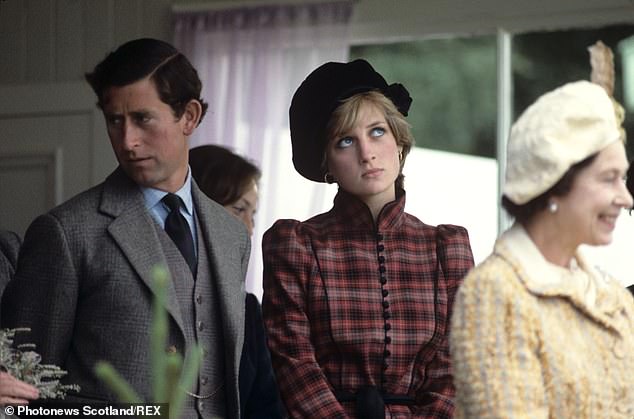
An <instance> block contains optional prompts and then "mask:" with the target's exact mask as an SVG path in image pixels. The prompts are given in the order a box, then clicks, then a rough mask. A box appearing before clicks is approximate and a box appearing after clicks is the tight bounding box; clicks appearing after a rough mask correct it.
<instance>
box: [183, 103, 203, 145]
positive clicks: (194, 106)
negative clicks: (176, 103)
mask: <svg viewBox="0 0 634 419" xmlns="http://www.w3.org/2000/svg"><path fill="white" fill-rule="evenodd" d="M202 113H203V107H202V105H201V104H200V102H199V101H197V100H196V99H192V100H190V101H189V102H188V103H187V105H185V112H184V113H183V116H182V117H181V119H182V120H183V134H185V135H186V136H190V135H192V133H193V132H194V129H195V128H196V127H197V126H198V122H200V116H201V115H202Z"/></svg>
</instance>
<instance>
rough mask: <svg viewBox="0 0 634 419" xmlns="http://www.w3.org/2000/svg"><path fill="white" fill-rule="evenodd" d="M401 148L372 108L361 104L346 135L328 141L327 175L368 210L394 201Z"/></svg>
mask: <svg viewBox="0 0 634 419" xmlns="http://www.w3.org/2000/svg"><path fill="white" fill-rule="evenodd" d="M400 151H401V147H399V146H397V145H396V140H395V138H394V135H393V134H392V132H391V130H390V127H389V126H388V124H387V121H386V120H385V115H384V114H383V112H382V111H381V110H380V108H378V107H377V106H375V105H372V104H369V103H367V102H366V103H363V104H361V106H360V107H359V118H358V120H357V122H356V124H355V125H354V126H353V127H352V129H351V130H350V131H348V132H345V133H343V135H341V136H339V137H337V138H331V139H330V141H329V143H328V147H327V150H326V160H327V163H328V171H329V172H330V174H332V176H333V177H334V178H335V180H336V181H337V183H338V184H339V186H340V187H341V188H343V189H344V190H345V191H347V192H348V193H351V194H353V195H356V196H357V197H358V198H359V199H361V200H362V201H363V202H365V203H366V204H367V205H368V206H370V207H371V208H372V207H376V206H381V207H382V206H383V205H385V204H386V203H388V202H390V201H393V200H394V197H395V189H394V182H395V180H396V178H397V177H398V175H399V172H400V164H399V152H400Z"/></svg>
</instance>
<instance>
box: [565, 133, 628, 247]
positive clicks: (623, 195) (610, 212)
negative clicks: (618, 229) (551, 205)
mask: <svg viewBox="0 0 634 419" xmlns="http://www.w3.org/2000/svg"><path fill="white" fill-rule="evenodd" d="M627 168H628V162H627V157H626V155H625V147H624V146H623V144H622V143H621V142H620V141H616V142H614V143H612V144H611V145H609V146H607V147H606V148H604V149H603V150H602V151H601V152H600V153H599V154H598V155H597V157H596V158H595V159H594V161H593V162H592V163H591V164H590V165H589V166H587V167H585V168H584V169H582V170H581V171H580V172H579V173H578V174H577V176H576V177H575V179H574V180H573V184H572V189H571V190H570V192H569V193H568V194H567V195H565V196H563V197H554V198H553V199H554V200H555V202H556V203H557V205H558V206H559V210H558V211H557V212H556V213H555V214H554V215H555V216H557V217H558V223H559V224H560V225H561V226H562V227H563V228H564V229H565V230H564V231H565V232H566V234H567V235H569V236H570V239H571V242H572V243H573V244H576V245H579V244H589V245H605V244H609V243H610V242H611V241H612V232H613V231H614V227H615V225H616V219H617V217H618V216H619V214H620V213H621V209H623V208H631V207H632V196H631V195H630V194H629V192H628V191H627V188H626V187H625V175H626V173H627Z"/></svg>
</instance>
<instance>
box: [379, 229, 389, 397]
mask: <svg viewBox="0 0 634 419" xmlns="http://www.w3.org/2000/svg"><path fill="white" fill-rule="evenodd" d="M376 241H377V246H376V250H377V255H378V257H377V260H378V262H379V282H380V283H381V297H382V299H383V301H382V303H381V304H382V306H383V319H384V321H385V323H384V325H383V328H384V329H385V338H384V342H385V348H384V350H383V358H384V359H383V371H384V372H385V371H386V370H387V369H388V368H389V367H390V364H389V362H388V358H389V357H390V355H391V352H390V350H389V348H388V345H389V344H391V343H392V337H391V336H390V335H389V331H390V330H391V329H392V325H391V324H390V322H389V320H390V318H391V317H392V314H391V313H390V310H389V309H390V302H389V301H388V299H387V298H388V296H389V295H390V292H389V291H388V289H387V287H386V285H387V276H386V272H387V268H386V267H385V256H384V255H383V254H382V253H383V251H384V250H385V246H384V245H383V243H381V242H382V241H383V234H381V233H377V235H376ZM381 381H382V383H381V384H382V386H383V385H384V384H385V381H386V379H385V375H384V374H382V375H381Z"/></svg>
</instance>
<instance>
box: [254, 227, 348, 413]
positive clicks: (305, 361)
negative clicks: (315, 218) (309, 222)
mask: <svg viewBox="0 0 634 419" xmlns="http://www.w3.org/2000/svg"><path fill="white" fill-rule="evenodd" d="M310 237H311V236H310V234H309V233H308V232H307V231H306V230H305V227H304V226H303V224H302V223H299V222H298V221H294V220H280V221H277V222H276V223H275V224H274V225H273V226H272V227H271V228H270V229H269V230H268V231H267V232H266V233H265V234H264V237H263V240H262V253H263V258H264V280H263V287H264V295H263V299H262V313H263V317H264V323H265V326H266V330H267V333H268V343H269V349H270V351H271V360H272V363H273V369H274V370H275V375H276V377H277V380H278V384H279V386H280V393H281V396H282V399H283V400H284V403H285V405H286V408H287V410H288V413H289V416H290V417H320V418H344V417H345V416H346V415H345V411H344V410H343V407H342V406H341V404H340V403H339V402H338V401H337V399H336V397H335V396H334V394H333V392H332V390H331V388H330V386H329V385H328V382H327V380H326V377H325V375H324V374H323V372H322V370H321V368H320V366H319V364H318V363H317V360H316V358H315V349H314V347H313V345H312V342H311V325H310V319H309V317H308V305H309V296H308V292H309V288H310V281H311V279H313V278H315V275H316V272H317V267H316V261H315V258H314V256H313V251H312V247H311V241H310Z"/></svg>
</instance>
